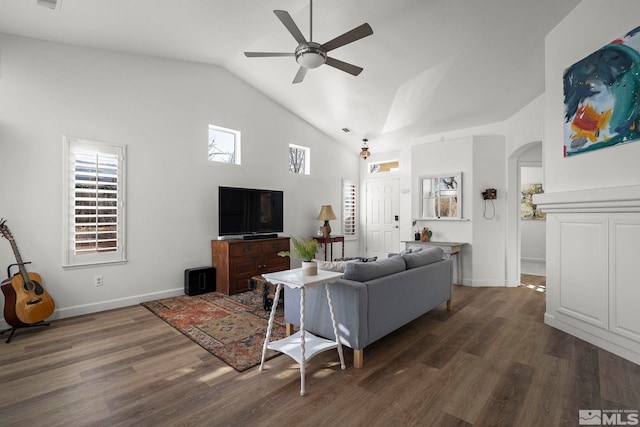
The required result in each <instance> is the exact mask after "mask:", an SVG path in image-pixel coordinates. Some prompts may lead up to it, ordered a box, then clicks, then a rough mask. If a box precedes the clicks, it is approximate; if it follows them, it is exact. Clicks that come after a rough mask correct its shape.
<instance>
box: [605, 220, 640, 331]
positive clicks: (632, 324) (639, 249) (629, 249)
mask: <svg viewBox="0 0 640 427" xmlns="http://www.w3.org/2000/svg"><path fill="white" fill-rule="evenodd" d="M609 242H610V250H609V265H610V270H609V292H610V298H609V324H610V329H611V331H612V332H615V333H616V334H618V335H622V336H623V337H626V338H630V339H633V340H635V341H638V342H640V310H638V307H639V304H638V302H639V301H640V286H638V278H639V277H640V262H638V254H640V215H628V216H625V215H620V216H616V217H613V218H611V220H610V221H609Z"/></svg>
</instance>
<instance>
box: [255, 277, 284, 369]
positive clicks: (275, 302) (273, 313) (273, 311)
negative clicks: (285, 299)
mask: <svg viewBox="0 0 640 427" xmlns="http://www.w3.org/2000/svg"><path fill="white" fill-rule="evenodd" d="M281 289H282V284H281V283H278V285H277V286H276V295H275V297H274V298H273V305H272V306H271V314H270V315H269V326H267V335H266V336H265V337H264V345H263V346H262V361H261V362H260V370H261V371H262V369H263V368H264V358H265V356H266V355H267V346H268V345H269V339H270V338H271V328H273V318H274V317H276V310H277V309H278V299H279V298H280V290H281Z"/></svg>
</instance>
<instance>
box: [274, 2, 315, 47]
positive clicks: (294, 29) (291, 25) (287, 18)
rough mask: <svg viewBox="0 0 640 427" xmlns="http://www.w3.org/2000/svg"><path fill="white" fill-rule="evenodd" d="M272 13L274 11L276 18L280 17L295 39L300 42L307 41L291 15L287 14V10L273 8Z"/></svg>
mask: <svg viewBox="0 0 640 427" xmlns="http://www.w3.org/2000/svg"><path fill="white" fill-rule="evenodd" d="M273 13H275V14H276V16H277V17H278V19H280V21H281V22H282V23H283V24H284V26H285V27H287V30H289V32H290V33H291V35H292V36H293V38H294V39H296V41H297V42H298V43H300V44H302V43H306V42H307V40H306V39H305V38H304V36H303V35H302V32H301V31H300V28H298V26H297V25H296V23H295V22H294V21H293V18H292V17H291V15H289V12H287V11H286V10H274V11H273Z"/></svg>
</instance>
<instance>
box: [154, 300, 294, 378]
mask: <svg viewBox="0 0 640 427" xmlns="http://www.w3.org/2000/svg"><path fill="white" fill-rule="evenodd" d="M142 306H143V307H146V308H147V309H149V310H150V311H151V312H152V313H153V314H155V315H156V316H158V317H159V318H161V319H162V320H164V321H165V322H167V323H168V324H169V325H171V326H173V327H174V328H176V329H177V330H179V331H180V332H182V333H183V334H184V335H186V336H187V337H189V338H190V339H191V340H193V341H194V342H195V343H197V344H198V345H200V346H201V347H202V348H204V349H205V350H207V351H209V352H210V353H211V354H213V355H214V356H216V357H218V358H219V359H221V360H222V361H224V362H225V363H227V364H228V365H229V366H231V367H232V368H234V369H235V370H236V371H239V372H242V371H244V370H247V369H249V368H251V367H253V366H256V365H258V364H260V360H261V358H262V346H263V343H264V338H265V335H266V331H267V325H268V323H269V314H270V312H268V311H265V310H264V308H263V302H262V291H261V290H256V291H249V292H244V293H241V294H237V295H232V296H227V295H223V294H220V293H217V292H210V293H206V294H202V295H197V296H187V295H184V296H178V297H172V298H165V299H161V300H156V301H149V302H143V303H142ZM284 324H285V322H284V316H283V309H282V304H280V305H279V307H278V310H277V312H276V316H275V318H274V323H273V328H272V330H271V341H273V340H276V339H280V338H284V336H285V327H284ZM280 354H281V353H279V352H276V351H273V350H267V355H266V358H265V360H268V359H272V358H274V357H276V356H278V355H280Z"/></svg>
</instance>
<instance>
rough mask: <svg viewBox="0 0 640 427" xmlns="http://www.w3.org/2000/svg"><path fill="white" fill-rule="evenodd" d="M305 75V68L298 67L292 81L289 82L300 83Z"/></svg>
mask: <svg viewBox="0 0 640 427" xmlns="http://www.w3.org/2000/svg"><path fill="white" fill-rule="evenodd" d="M306 75H307V68H304V67H300V68H299V69H298V72H297V73H296V76H295V77H294V78H293V81H292V82H291V83H293V84H296V83H301V82H302V80H304V76H306Z"/></svg>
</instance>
